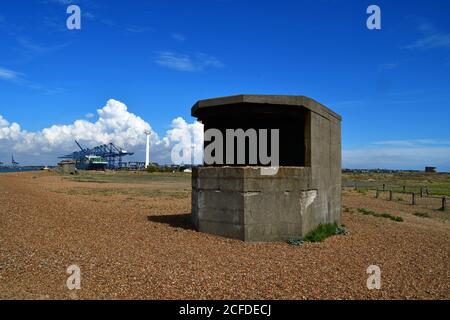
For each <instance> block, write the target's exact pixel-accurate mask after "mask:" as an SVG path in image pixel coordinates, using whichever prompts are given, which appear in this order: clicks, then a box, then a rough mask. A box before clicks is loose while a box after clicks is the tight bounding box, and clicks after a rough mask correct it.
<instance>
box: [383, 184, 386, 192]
mask: <svg viewBox="0 0 450 320" xmlns="http://www.w3.org/2000/svg"><path fill="white" fill-rule="evenodd" d="M384 190H386V185H385V184H384V183H383V191H384Z"/></svg>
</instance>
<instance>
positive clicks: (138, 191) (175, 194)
mask: <svg viewBox="0 0 450 320" xmlns="http://www.w3.org/2000/svg"><path fill="white" fill-rule="evenodd" d="M59 193H66V194H69V195H83V196H112V195H127V196H128V197H127V198H126V200H131V199H133V198H132V197H139V196H140V197H150V198H158V197H169V198H177V199H182V198H186V197H189V195H190V191H189V190H188V189H183V190H181V189H145V188H132V189H122V188H121V189H113V188H70V189H66V190H64V191H60V192H59Z"/></svg>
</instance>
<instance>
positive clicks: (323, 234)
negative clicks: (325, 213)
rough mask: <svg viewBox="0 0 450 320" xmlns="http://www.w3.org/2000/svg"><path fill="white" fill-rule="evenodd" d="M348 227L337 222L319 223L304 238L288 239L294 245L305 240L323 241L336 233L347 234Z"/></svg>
mask: <svg viewBox="0 0 450 320" xmlns="http://www.w3.org/2000/svg"><path fill="white" fill-rule="evenodd" d="M347 234H348V232H347V229H346V228H345V226H344V225H338V224H337V223H325V224H319V226H318V227H317V228H315V229H314V230H311V231H310V232H308V233H307V234H306V235H305V236H304V237H303V239H301V238H294V239H289V240H288V241H287V243H288V244H290V245H292V246H299V245H301V244H303V242H321V241H323V240H325V239H326V238H328V237H331V236H334V235H347Z"/></svg>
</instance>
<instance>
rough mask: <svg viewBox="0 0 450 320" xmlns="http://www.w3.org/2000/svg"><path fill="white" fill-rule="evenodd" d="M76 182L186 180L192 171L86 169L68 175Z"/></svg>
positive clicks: (188, 179)
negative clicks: (76, 173) (73, 174)
mask: <svg viewBox="0 0 450 320" xmlns="http://www.w3.org/2000/svg"><path fill="white" fill-rule="evenodd" d="M65 179H69V180H72V181H76V182H92V183H148V182H152V181H167V182H186V183H188V182H189V181H190V180H191V174H190V173H184V172H175V173H172V172H170V173H168V172H152V173H150V172H146V171H105V172H103V171H98V172H97V171H84V170H80V171H79V174H78V175H76V176H67V177H65Z"/></svg>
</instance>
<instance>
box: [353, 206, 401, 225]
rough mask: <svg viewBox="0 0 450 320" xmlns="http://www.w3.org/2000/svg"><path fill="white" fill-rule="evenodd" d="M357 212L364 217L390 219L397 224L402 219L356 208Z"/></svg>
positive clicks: (388, 214)
mask: <svg viewBox="0 0 450 320" xmlns="http://www.w3.org/2000/svg"><path fill="white" fill-rule="evenodd" d="M358 212H360V213H362V214H364V215H368V216H373V217H378V218H387V219H391V220H392V221H397V222H402V221H403V218H402V217H399V216H394V215H392V214H390V213H378V212H375V211H372V210H369V209H366V208H358Z"/></svg>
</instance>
